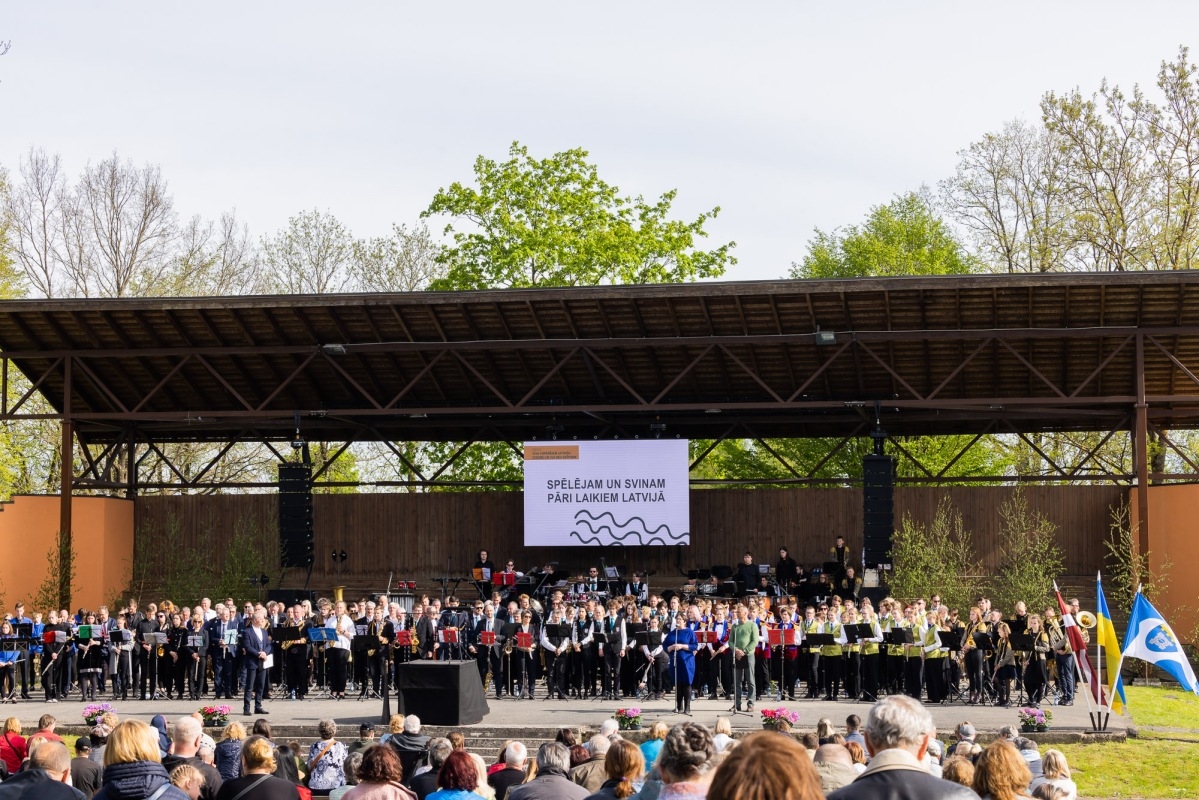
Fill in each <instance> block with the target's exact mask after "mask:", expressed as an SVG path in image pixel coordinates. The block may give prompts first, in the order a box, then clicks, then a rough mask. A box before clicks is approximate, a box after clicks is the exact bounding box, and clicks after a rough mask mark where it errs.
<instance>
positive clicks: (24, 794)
mask: <svg viewBox="0 0 1199 800" xmlns="http://www.w3.org/2000/svg"><path fill="white" fill-rule="evenodd" d="M70 781H71V755H70V753H68V752H67V746H66V745H64V744H63V743H62V742H49V741H43V742H41V743H39V746H38V747H35V748H34V752H33V754H32V755H30V756H29V766H28V767H27V768H26V769H25V770H24V771H22V772H18V773H17V774H15V775H12V776H11V777H9V778H7V779H5V781H4V782H3V783H0V800H18V798H19V800H84V798H85V795H84V794H83V792H81V791H79V790H78V789H74V788H72V787H71V785H70Z"/></svg>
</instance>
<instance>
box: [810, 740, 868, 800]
mask: <svg viewBox="0 0 1199 800" xmlns="http://www.w3.org/2000/svg"><path fill="white" fill-rule="evenodd" d="M812 765H813V766H814V767H816V774H818V775H819V776H820V790H821V791H822V792H824V793H825V794H829V793H830V792H835V791H837V790H838V789H840V788H842V787H843V786H848V785H849V784H851V783H853V782H854V779H855V778H857V777H858V773H857V771H856V770H855V769H854V768H853V756H851V755H850V754H849V750H848V749H847V748H846V747H845V746H844V745H840V744H822V745H820V747H818V748H816V755H815V756H814V757H813V758H812Z"/></svg>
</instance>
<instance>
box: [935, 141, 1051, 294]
mask: <svg viewBox="0 0 1199 800" xmlns="http://www.w3.org/2000/svg"><path fill="white" fill-rule="evenodd" d="M958 156H959V161H958V164H957V168H956V169H955V171H954V175H953V177H951V178H947V179H946V180H944V181H942V182H941V183H940V196H941V202H942V205H943V206H944V207H945V208H946V209H947V210H948V212H949V214H950V215H951V217H952V218H953V219H954V220H955V221H956V222H957V223H958V224H959V225H961V226H962V227H963V228H965V229H966V230H967V231H968V232H969V233H970V235H971V238H972V240H973V243H974V245H975V248H976V252H977V254H978V256H979V258H981V259H982V260H983V261H984V262H985V263H986V265H987V266H988V267H989V268H990V269H992V270H994V271H997V272H1052V271H1056V270H1061V269H1065V268H1066V267H1067V258H1068V256H1069V254H1070V252H1071V250H1072V247H1073V245H1072V240H1071V235H1072V230H1071V226H1070V224H1069V223H1070V216H1071V213H1072V209H1071V206H1070V202H1069V198H1068V196H1067V193H1066V185H1065V184H1066V175H1065V166H1066V158H1065V155H1064V153H1063V152H1062V147H1061V144H1060V143H1059V141H1058V140H1057V138H1056V137H1055V136H1054V135H1053V134H1051V133H1049V132H1048V131H1047V130H1045V129H1044V128H1043V127H1038V126H1034V125H1031V124H1029V123H1026V122H1023V121H1021V120H1015V121H1012V122H1009V123H1007V124H1006V125H1004V126H1003V129H1002V130H1001V131H1000V132H999V133H988V134H986V135H985V136H984V137H983V138H982V139H980V140H979V141H977V142H975V143H973V144H971V145H970V146H969V147H968V148H966V149H965V150H961V151H959V152H958Z"/></svg>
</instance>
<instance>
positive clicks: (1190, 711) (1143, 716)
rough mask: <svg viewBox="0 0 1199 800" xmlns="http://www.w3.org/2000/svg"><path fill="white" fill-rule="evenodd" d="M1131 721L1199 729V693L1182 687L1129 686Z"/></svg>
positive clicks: (1142, 723)
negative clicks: (1187, 690)
mask: <svg viewBox="0 0 1199 800" xmlns="http://www.w3.org/2000/svg"><path fill="white" fill-rule="evenodd" d="M1124 696H1125V697H1126V698H1127V700H1128V710H1129V712H1130V713H1131V714H1132V721H1133V722H1134V723H1135V724H1136V725H1137V726H1138V727H1139V726H1142V725H1149V726H1165V727H1170V728H1191V729H1193V730H1195V731H1196V732H1199V695H1194V694H1191V693H1190V692H1184V691H1182V690H1181V689H1162V688H1159V687H1155V686H1129V687H1126V688H1125V689H1124Z"/></svg>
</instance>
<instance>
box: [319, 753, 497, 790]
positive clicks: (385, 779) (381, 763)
mask: <svg viewBox="0 0 1199 800" xmlns="http://www.w3.org/2000/svg"><path fill="white" fill-rule="evenodd" d="M472 771H473V770H472ZM403 776H404V772H403V766H402V765H401V764H400V756H399V754H398V753H397V752H396V751H395V750H394V749H392V748H390V747H368V748H367V749H366V750H365V751H364V752H363V753H362V764H361V765H359V767H358V770H357V777H358V785H357V786H355V787H354V788H353V789H350V791H348V792H346V793H345V794H344V795H342V800H416V795H415V794H413V793H412V790H411V789H409V788H408V787H407V786H404V785H403V784H402V783H400V780H401V779H402V778H403ZM472 785H473V784H472ZM436 795H437V792H434V793H433V794H431V795H429V796H430V797H433V796H436ZM463 796H464V797H469V795H463Z"/></svg>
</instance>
